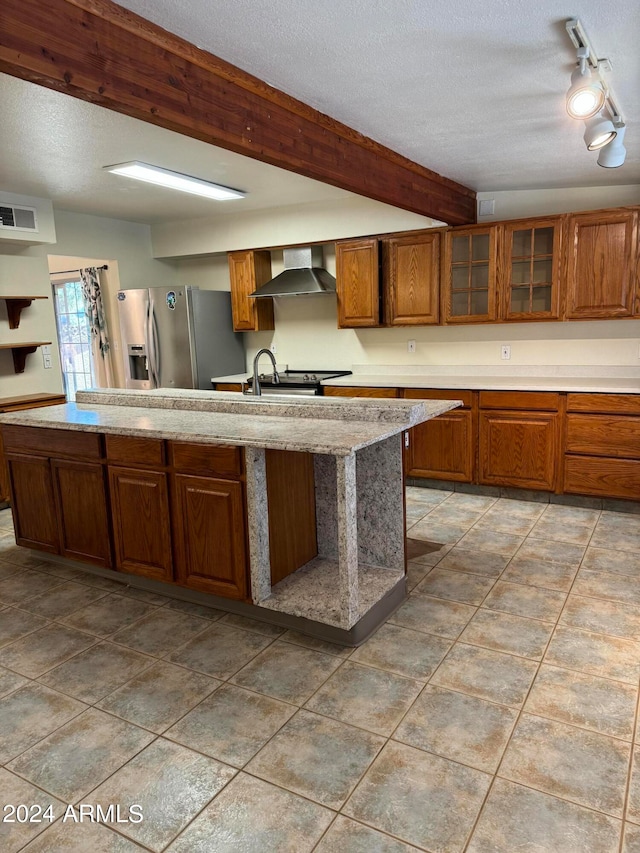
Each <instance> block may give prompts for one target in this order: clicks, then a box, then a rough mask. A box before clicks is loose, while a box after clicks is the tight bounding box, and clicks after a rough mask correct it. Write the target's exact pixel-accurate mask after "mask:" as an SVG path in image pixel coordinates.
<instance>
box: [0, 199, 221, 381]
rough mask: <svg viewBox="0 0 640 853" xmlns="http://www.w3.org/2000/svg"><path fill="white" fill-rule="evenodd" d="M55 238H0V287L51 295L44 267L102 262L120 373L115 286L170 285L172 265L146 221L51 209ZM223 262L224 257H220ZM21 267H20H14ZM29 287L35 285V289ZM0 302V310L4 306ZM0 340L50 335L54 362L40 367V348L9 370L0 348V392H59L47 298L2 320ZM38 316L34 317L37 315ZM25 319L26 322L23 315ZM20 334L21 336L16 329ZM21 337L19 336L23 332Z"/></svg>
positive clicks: (47, 337) (118, 372) (118, 375)
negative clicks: (15, 320)
mask: <svg viewBox="0 0 640 853" xmlns="http://www.w3.org/2000/svg"><path fill="white" fill-rule="evenodd" d="M55 225H56V243H55V244H54V245H37V246H23V245H16V244H9V243H3V242H0V292H2V293H8V292H10V291H13V290H15V289H16V288H19V292H21V293H28V292H37V293H42V294H46V295H47V296H49V297H50V296H51V285H50V280H49V271H50V270H51V271H55V270H67V269H76V268H77V267H78V266H80V265H83V266H84V265H88V264H97V265H102V264H103V263H107V264H108V265H109V268H110V269H109V271H108V272H107V274H106V276H105V307H106V311H107V321H108V323H109V333H110V335H111V338H112V340H113V343H114V345H115V346H116V347H117V349H116V350H114V353H113V355H114V367H115V370H116V378H119V379H120V380H121V379H122V367H121V365H120V360H121V351H120V347H119V343H120V331H119V327H118V323H117V311H116V293H117V290H118V289H119V288H135V287H151V286H154V285H173V284H174V283H175V281H176V270H175V268H174V267H173V266H171V265H169V264H167V263H165V262H163V261H159V260H156V259H154V258H153V257H152V256H151V229H150V227H149V226H148V225H143V224H140V223H136V222H127V221H125V220H120V219H108V218H105V217H100V216H87V215H82V214H76V213H69V212H67V211H55ZM225 263H226V261H225ZM17 270H20V273H18V272H17ZM34 288H38V289H37V291H34ZM3 310H4V309H3V308H2V303H0V311H3ZM2 316H3V315H2V314H0V341H1V342H6V341H7V339H8V336H9V334H11V335H12V336H13V335H15V339H16V340H27V336H35V337H34V339H38V340H52V341H53V342H54V344H55V346H53V347H52V357H53V365H54V366H53V368H52V369H50V370H44V368H43V366H42V355H41V353H40V351H38V352H37V353H34V354H33V355H30V356H28V358H27V365H26V369H25V372H24V373H23V374H20V375H18V376H16V375H15V374H14V373H13V362H12V361H11V354H10V353H4V352H0V397H5V396H13V395H15V394H32V393H34V394H35V393H39V392H42V391H44V392H51V393H58V392H60V391H61V390H62V374H61V372H60V363H59V358H58V352H57V339H56V331H55V315H54V310H53V302H52V300H51V299H48V300H46V301H45V300H38V301H37V302H36V303H33V305H32V307H31V308H29V309H27V310H26V311H25V312H24V313H23V318H25V321H24V323H25V325H24V326H23V322H22V321H21V323H20V328H19V329H18V330H16V331H15V332H10V330H9V329H8V325H4V324H2V322H1V318H2ZM36 318H37V319H36ZM27 320H28V321H29V322H28V323H27V322H26V321H27ZM18 334H20V338H18V337H17V335H18ZM23 334H24V335H25V337H22V335H23Z"/></svg>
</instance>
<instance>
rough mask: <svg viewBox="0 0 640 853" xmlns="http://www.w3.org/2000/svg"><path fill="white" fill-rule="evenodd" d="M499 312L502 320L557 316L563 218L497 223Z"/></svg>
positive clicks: (558, 311)
mask: <svg viewBox="0 0 640 853" xmlns="http://www.w3.org/2000/svg"><path fill="white" fill-rule="evenodd" d="M500 245H501V248H500V263H499V267H498V289H499V303H500V310H499V315H500V319H502V320H527V321H530V320H557V319H558V317H559V316H560V270H561V251H562V220H561V218H560V217H550V218H549V219H536V220H523V221H519V222H506V223H504V224H503V225H502V226H500Z"/></svg>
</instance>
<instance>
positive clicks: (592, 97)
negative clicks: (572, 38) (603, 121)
mask: <svg viewBox="0 0 640 853" xmlns="http://www.w3.org/2000/svg"><path fill="white" fill-rule="evenodd" d="M577 55H578V67H577V68H576V69H575V71H574V72H573V74H572V75H571V86H570V87H569V91H568V92H567V112H568V113H569V115H570V116H571V118H576V119H588V118H591V116H593V115H595V114H596V113H599V112H600V110H601V109H602V107H603V106H604V100H605V91H604V86H603V85H602V81H601V80H600V79H599V78H598V77H594V76H593V74H592V73H591V69H590V68H589V66H588V64H587V57H588V51H587V49H586V48H584V47H581V48H578V51H577Z"/></svg>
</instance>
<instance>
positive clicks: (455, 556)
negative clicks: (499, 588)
mask: <svg viewBox="0 0 640 853" xmlns="http://www.w3.org/2000/svg"><path fill="white" fill-rule="evenodd" d="M508 562H509V558H508V557H503V556H501V555H500V554H492V553H490V552H489V551H465V549H464V548H459V547H457V546H456V547H455V548H452V549H451V550H450V551H449V553H448V554H446V555H445V557H444V559H443V560H441V561H440V562H439V563H438V568H441V569H447V570H448V571H452V572H467V573H470V574H474V575H482V576H484V577H488V578H497V577H499V576H500V574H501V573H502V571H503V569H504V567H505V566H506V565H507V563H508Z"/></svg>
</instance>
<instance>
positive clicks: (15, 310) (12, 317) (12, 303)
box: [0, 296, 49, 329]
mask: <svg viewBox="0 0 640 853" xmlns="http://www.w3.org/2000/svg"><path fill="white" fill-rule="evenodd" d="M48 298H49V297H48V296H0V299H3V300H4V301H5V302H6V303H7V316H8V318H9V328H10V329H17V328H18V326H19V325H20V314H21V313H22V310H23V309H24V308H28V307H29V306H30V305H31V303H32V302H33V300H34V299H48Z"/></svg>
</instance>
